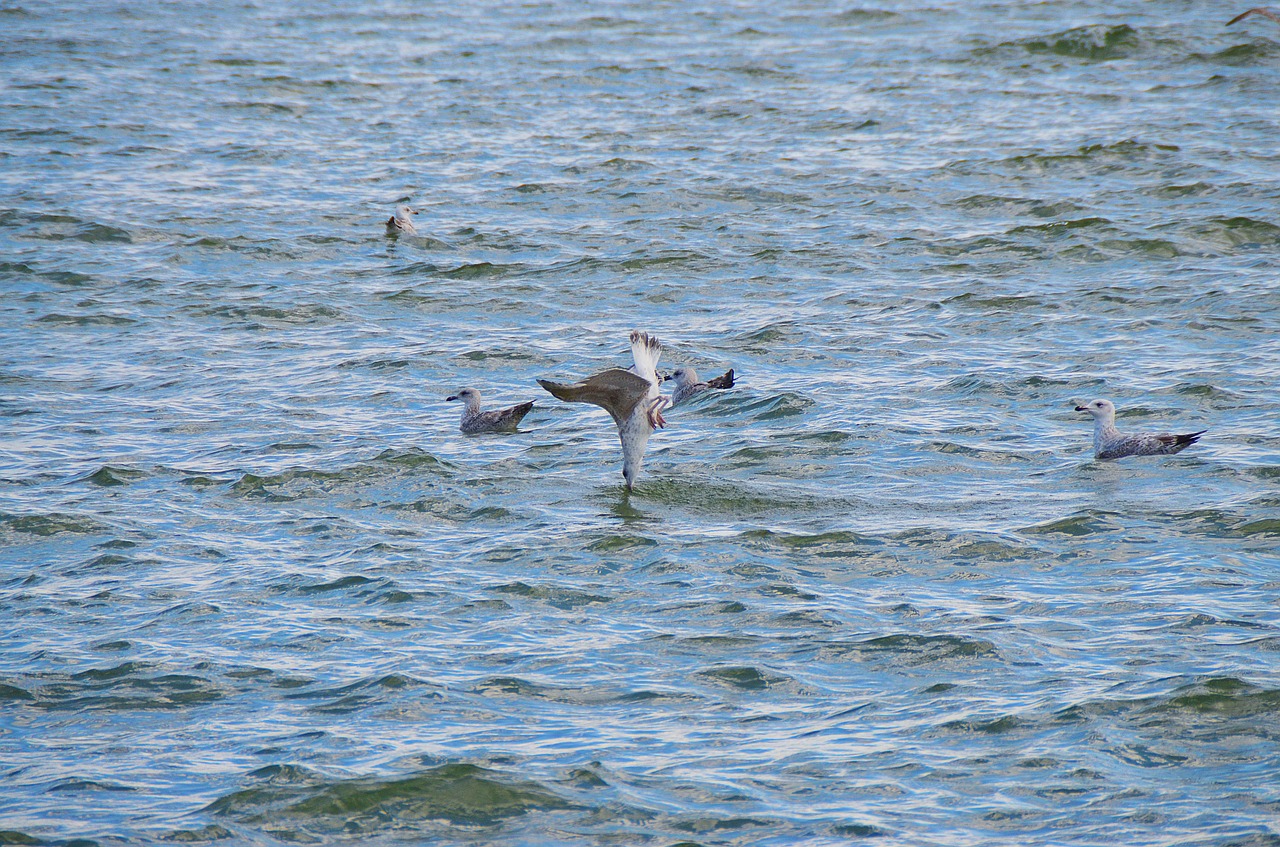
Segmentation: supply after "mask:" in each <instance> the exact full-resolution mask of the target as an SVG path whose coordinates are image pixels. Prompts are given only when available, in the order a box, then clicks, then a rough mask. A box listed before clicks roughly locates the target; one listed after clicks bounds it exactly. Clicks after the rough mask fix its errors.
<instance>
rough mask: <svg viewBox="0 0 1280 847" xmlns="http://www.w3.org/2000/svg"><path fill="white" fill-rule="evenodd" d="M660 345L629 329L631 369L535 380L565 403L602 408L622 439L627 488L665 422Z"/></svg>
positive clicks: (637, 331)
mask: <svg viewBox="0 0 1280 847" xmlns="http://www.w3.org/2000/svg"><path fill="white" fill-rule="evenodd" d="M661 355H662V345H661V344H660V343H659V342H658V339H657V337H656V336H652V335H649V334H648V333H647V332H640V331H639V330H633V331H632V333H631V356H632V358H633V359H635V363H636V364H635V368H634V370H633V371H628V370H623V369H622V368H609V369H608V370H606V371H601V372H600V373H598V374H596V375H595V376H590V377H587V378H586V379H584V380H582V381H581V382H577V383H574V384H573V385H567V384H565V383H561V382H551V381H550V380H546V379H540V380H538V384H539V385H541V386H542V387H543V388H545V389H547V391H550V392H551V393H552V394H553V395H555V396H556V397H558V398H560V399H561V400H564V401H566V402H568V403H592V404H594V405H596V406H599V407H600V408H602V409H604V410H605V411H606V412H608V413H609V415H610V416H611V417H612V418H613V422H614V424H615V425H617V427H618V439H619V440H620V441H621V442H622V478H623V479H624V480H626V485H627V490H628V491H630V490H631V489H632V486H634V485H635V481H636V478H637V477H639V476H640V468H641V466H642V465H643V464H644V449H645V447H646V445H648V443H649V436H650V435H652V434H653V431H654V430H655V429H661V428H662V427H664V426H666V425H667V422H666V420H665V419H664V418H663V417H662V411H663V409H665V408H667V405H668V404H669V403H670V401H669V400H668V399H667V398H666V397H663V396H662V395H661V394H660V393H659V392H658V384H659V383H658V358H659V357H660V356H661Z"/></svg>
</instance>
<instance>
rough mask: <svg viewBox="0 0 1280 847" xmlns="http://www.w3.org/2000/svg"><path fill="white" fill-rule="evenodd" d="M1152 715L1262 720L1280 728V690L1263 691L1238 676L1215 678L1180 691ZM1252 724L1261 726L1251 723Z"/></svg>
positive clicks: (1151, 712)
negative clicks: (1278, 720) (1279, 720)
mask: <svg viewBox="0 0 1280 847" xmlns="http://www.w3.org/2000/svg"><path fill="white" fill-rule="evenodd" d="M1148 712H1149V713H1150V714H1155V715H1166V714H1181V715H1184V716H1211V717H1216V718H1223V719H1238V718H1250V719H1253V718H1258V719H1261V721H1263V722H1265V723H1270V724H1271V725H1273V726H1278V727H1280V722H1277V718H1280V690H1277V689H1274V688H1262V687H1261V686H1257V685H1253V684H1250V683H1247V682H1243V681H1242V680H1239V679H1236V678H1235V677H1215V678H1211V679H1206V680H1203V681H1200V682H1195V683H1192V684H1191V685H1186V686H1183V687H1181V688H1178V689H1177V690H1175V691H1174V692H1173V694H1172V695H1171V696H1170V697H1168V698H1167V699H1165V700H1164V702H1162V703H1158V704H1156V705H1154V706H1151V707H1150V708H1149V709H1148ZM1251 724H1254V725H1258V724H1256V723H1255V722H1253V721H1251Z"/></svg>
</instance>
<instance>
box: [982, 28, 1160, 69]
mask: <svg viewBox="0 0 1280 847" xmlns="http://www.w3.org/2000/svg"><path fill="white" fill-rule="evenodd" d="M1142 44H1143V42H1142V39H1141V37H1140V36H1139V35H1138V31H1137V30H1135V29H1134V28H1133V27H1131V26H1129V25H1128V24H1119V25H1117V26H1108V25H1106V24H1094V25H1092V26H1082V27H1076V28H1075V29H1068V30H1064V31H1063V32H1058V33H1054V34H1052V35H1046V36H1041V37H1033V38H1024V39H1020V40H1018V41H1007V42H1005V43H1003V44H1001V45H1000V47H1001V48H1009V47H1020V48H1022V49H1023V50H1026V51H1027V52H1028V53H1033V54H1052V55H1055V56H1065V57H1067V58H1071V59H1084V60H1087V61H1091V62H1105V61H1110V60H1112V59H1123V58H1127V57H1129V56H1132V55H1133V54H1134V53H1136V52H1137V51H1138V50H1139V49H1141V47H1142ZM980 52H981V51H980Z"/></svg>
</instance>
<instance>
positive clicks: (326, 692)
mask: <svg viewBox="0 0 1280 847" xmlns="http://www.w3.org/2000/svg"><path fill="white" fill-rule="evenodd" d="M406 696H410V697H412V698H413V699H414V700H415V701H417V702H421V701H422V700H424V699H438V698H439V697H440V696H441V695H440V693H439V690H438V686H435V685H432V684H430V683H427V682H424V681H422V680H420V679H416V678H414V677H411V676H407V675H404V674H396V673H393V674H384V675H382V676H377V677H371V678H367V679H362V680H358V681H356V682H353V683H350V684H349V685H342V686H337V687H335V688H311V687H309V686H308V687H304V688H300V689H299V690H297V691H293V692H292V693H289V694H285V695H284V699H286V700H325V701H327V702H324V703H317V704H315V705H313V706H309V707H308V708H307V711H309V712H314V713H316V714H324V715H346V714H351V713H353V712H358V711H360V710H361V709H366V708H369V707H370V706H378V705H384V704H386V703H388V702H391V701H394V700H400V699H402V698H404V697H406Z"/></svg>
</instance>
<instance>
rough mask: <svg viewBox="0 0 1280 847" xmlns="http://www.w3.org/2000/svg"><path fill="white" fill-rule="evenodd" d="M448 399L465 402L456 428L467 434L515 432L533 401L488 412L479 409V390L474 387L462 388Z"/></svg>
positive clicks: (531, 406)
mask: <svg viewBox="0 0 1280 847" xmlns="http://www.w3.org/2000/svg"><path fill="white" fill-rule="evenodd" d="M444 399H445V400H446V401H448V400H461V401H462V402H463V403H466V405H465V406H463V407H462V425H461V426H459V427H458V428H459V429H461V430H462V431H463V432H465V433H466V434H467V435H475V434H476V433H478V432H515V431H516V427H517V426H519V425H520V421H521V420H523V419H524V416H525V415H527V414H529V410H530V409H532V408H533V401H532V400H530V401H528V402H527V403H521V404H520V405H518V406H512V407H511V408H509V409H494V410H492V411H489V412H482V411H480V392H479V391H476V390H475V389H474V388H464V389H462V390H461V391H459V392H458V393H457V394H454V395H453V396H452V397H446V398H444Z"/></svg>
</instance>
